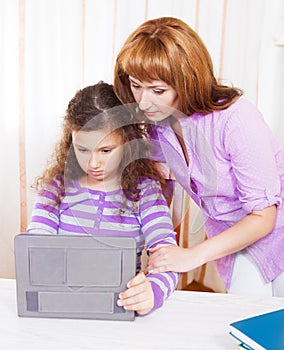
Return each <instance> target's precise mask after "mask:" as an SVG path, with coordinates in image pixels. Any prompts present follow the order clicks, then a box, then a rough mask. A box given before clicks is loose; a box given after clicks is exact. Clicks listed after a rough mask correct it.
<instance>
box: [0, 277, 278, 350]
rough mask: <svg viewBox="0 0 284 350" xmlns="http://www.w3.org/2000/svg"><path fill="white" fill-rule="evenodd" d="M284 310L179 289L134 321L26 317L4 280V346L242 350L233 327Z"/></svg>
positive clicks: (0, 303)
mask: <svg viewBox="0 0 284 350" xmlns="http://www.w3.org/2000/svg"><path fill="white" fill-rule="evenodd" d="M283 307H284V298H251V297H241V296H236V295H228V294H219V293H204V292H188V291H175V292H174V294H173V295H172V296H171V297H170V298H169V299H168V300H167V301H166V303H165V305H164V306H163V307H162V308H161V309H159V310H156V311H155V312H154V313H152V314H151V315H148V316H146V317H136V319H135V321H132V322H131V321H98V320H78V319H76V320H75V319H72V320H71V319H44V318H23V317H18V316H17V309H16V284H15V280H9V279H0V348H1V349H5V350H13V349H19V350H33V349H36V350H45V349H48V350H57V349H58V350H59V349H60V350H65V349H68V350H105V349H112V350H114V349H115V350H116V349H124V350H125V349H135V350H136V349H147V350H149V349H155V350H158V349H163V350H164V349H169V350H177V349H192V350H215V349H216V350H234V349H236V350H237V349H239V347H238V344H237V342H236V341H235V340H234V338H233V337H232V336H230V335H229V334H228V325H229V323H231V322H232V321H235V320H237V319H240V318H244V317H249V316H253V315H256V314H258V313H262V312H268V311H272V310H276V309H279V308H283Z"/></svg>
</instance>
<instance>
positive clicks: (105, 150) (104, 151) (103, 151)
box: [102, 148, 111, 153]
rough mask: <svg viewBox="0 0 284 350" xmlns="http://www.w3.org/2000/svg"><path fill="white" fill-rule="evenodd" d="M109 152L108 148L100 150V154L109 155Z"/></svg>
mask: <svg viewBox="0 0 284 350" xmlns="http://www.w3.org/2000/svg"><path fill="white" fill-rule="evenodd" d="M109 152H111V149H109V148H105V149H102V153H109Z"/></svg>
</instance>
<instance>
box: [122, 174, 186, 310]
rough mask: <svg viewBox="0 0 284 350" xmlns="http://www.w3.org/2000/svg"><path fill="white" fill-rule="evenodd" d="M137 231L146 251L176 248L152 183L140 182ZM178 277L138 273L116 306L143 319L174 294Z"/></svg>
mask: <svg viewBox="0 0 284 350" xmlns="http://www.w3.org/2000/svg"><path fill="white" fill-rule="evenodd" d="M140 220H141V229H142V232H143V234H144V237H145V241H146V249H147V250H149V249H150V248H151V247H155V246H156V245H157V244H160V245H170V246H176V244H177V243H176V237H175V232H174V229H173V224H172V219H171V215H170V211H169V207H168V205H167V202H166V200H165V198H164V196H163V194H162V191H161V188H160V185H158V184H157V183H156V182H155V181H152V180H147V182H146V183H145V182H143V184H142V188H141V194H140ZM179 277H180V276H179V274H178V273H176V272H172V271H168V272H166V273H151V274H147V275H145V274H144V273H142V272H140V273H139V274H138V275H137V276H135V277H134V278H133V279H132V280H130V281H129V283H128V289H127V290H126V291H124V292H122V293H120V299H119V301H118V304H119V305H120V306H124V307H125V308H126V309H128V310H135V311H136V312H137V313H138V314H140V315H144V314H147V313H149V312H151V311H154V310H155V309H157V308H159V307H161V306H162V305H163V303H164V300H165V299H166V298H167V297H169V295H170V294H171V293H172V292H173V291H174V290H175V288H176V285H177V283H178V280H179Z"/></svg>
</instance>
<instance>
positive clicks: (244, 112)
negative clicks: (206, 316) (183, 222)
mask: <svg viewBox="0 0 284 350" xmlns="http://www.w3.org/2000/svg"><path fill="white" fill-rule="evenodd" d="M179 121H180V125H181V129H182V137H183V139H184V140H185V146H186V149H187V152H188V156H189V165H188V166H187V164H186V162H185V159H184V156H183V152H182V149H181V146H180V144H179V142H178V140H177V137H176V136H175V134H174V132H173V130H172V129H171V127H170V125H169V120H168V119H166V120H164V121H162V122H160V123H159V124H158V125H157V126H156V128H155V131H154V134H153V142H154V144H156V146H157V147H156V151H155V152H156V153H154V159H156V160H159V161H167V163H168V165H169V167H170V168H171V170H172V172H173V174H174V176H175V178H176V180H177V181H178V182H179V183H180V184H181V185H182V186H183V187H184V189H185V190H186V191H187V192H188V193H189V195H190V196H191V198H192V199H193V200H194V201H195V202H196V203H197V205H198V206H199V207H201V208H202V212H203V214H204V218H205V228H206V233H207V235H208V237H212V236H215V235H217V234H218V233H221V232H222V231H224V230H226V229H227V228H228V227H230V226H232V225H234V224H235V223H236V222H238V221H239V220H240V219H242V218H243V217H245V216H246V215H247V214H249V213H251V212H252V210H262V209H264V208H266V207H268V206H271V205H273V204H276V205H277V219H276V224H275V227H274V229H273V231H272V232H271V233H270V234H268V235H267V236H266V237H264V238H262V239H260V240H258V241H257V242H255V243H254V244H252V245H250V246H249V247H247V248H246V249H245V250H246V251H247V252H248V254H249V255H250V256H251V258H252V259H253V261H254V262H255V263H256V265H257V266H258V268H259V270H260V272H261V274H262V276H263V278H264V280H265V281H266V282H269V281H272V280H273V279H274V278H275V277H277V276H278V275H279V274H280V273H281V272H282V271H283V270H284V207H283V198H284V153H283V148H282V147H281V145H280V144H279V142H278V141H277V140H276V139H275V137H274V136H273V135H272V133H271V131H270V129H269V127H268V126H267V124H266V123H265V121H264V119H263V116H262V115H261V113H260V112H259V111H258V110H257V108H256V107H255V106H254V105H253V104H252V103H251V102H249V101H248V100H247V99H245V98H244V97H240V98H239V99H238V100H237V101H236V102H235V103H234V104H233V105H231V106H230V107H229V108H227V109H226V110H222V111H215V112H213V113H210V114H207V115H201V114H197V113H196V114H194V115H192V116H191V117H188V118H182V119H180V120H179ZM234 260H235V254H232V255H228V256H226V257H223V258H220V259H218V260H217V261H216V263H217V267H218V270H219V273H220V275H221V277H222V279H223V281H224V282H225V284H226V286H227V287H229V286H230V281H231V276H232V270H233V265H234Z"/></svg>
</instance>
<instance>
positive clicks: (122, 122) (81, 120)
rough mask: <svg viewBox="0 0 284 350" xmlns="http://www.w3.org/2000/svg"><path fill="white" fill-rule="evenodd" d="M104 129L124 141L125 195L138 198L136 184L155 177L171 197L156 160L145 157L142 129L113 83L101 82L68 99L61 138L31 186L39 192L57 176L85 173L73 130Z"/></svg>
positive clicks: (66, 178)
mask: <svg viewBox="0 0 284 350" xmlns="http://www.w3.org/2000/svg"><path fill="white" fill-rule="evenodd" d="M105 128H107V129H108V130H110V132H112V131H115V132H118V133H120V135H121V136H122V138H123V141H124V144H125V145H124V156H123V159H122V161H121V164H120V169H119V170H120V172H121V187H122V189H123V191H124V193H125V195H126V197H127V198H128V199H131V200H133V201H134V202H135V201H137V200H138V199H139V189H138V184H139V181H140V179H141V178H143V177H147V178H152V179H156V180H158V181H159V182H160V184H161V187H162V190H163V192H164V193H165V195H166V197H170V195H171V194H170V189H169V187H168V184H167V182H166V180H165V179H164V178H163V176H162V175H161V173H160V172H159V170H158V168H157V166H156V163H155V162H153V161H151V160H150V159H148V152H149V149H150V144H149V143H148V140H147V137H146V135H145V129H144V128H143V127H142V126H141V125H140V124H137V123H135V122H134V121H133V118H132V115H131V113H130V111H129V109H128V108H126V107H125V106H123V105H122V104H121V102H120V101H119V99H118V98H117V96H116V95H115V93H114V90H113V86H112V85H110V84H107V83H104V82H102V81H101V82H99V83H98V84H95V85H92V86H87V87H85V88H83V89H81V90H79V91H77V93H76V94H75V96H74V97H73V98H72V99H71V101H70V102H69V104H68V108H67V111H66V115H65V117H64V121H63V133H62V138H61V140H60V141H59V142H58V143H57V145H56V147H55V151H54V153H53V155H52V157H51V159H50V161H49V166H48V167H47V169H46V170H45V171H44V172H43V174H42V175H41V176H39V177H38V178H37V179H36V180H35V183H34V185H33V187H34V188H35V189H36V190H37V191H40V190H42V189H45V188H47V187H48V185H49V184H50V183H51V182H52V181H53V180H54V179H55V178H56V177H58V176H59V177H61V178H62V179H64V182H65V183H69V182H70V181H72V180H75V179H78V178H79V177H80V176H83V175H84V174H85V173H84V172H83V170H82V169H81V167H80V166H79V164H78V162H77V159H76V156H75V152H74V148H73V144H72V131H78V130H84V131H92V130H99V129H105ZM61 186H62V188H61V191H60V192H61V195H63V194H64V183H63V182H62V185H61ZM167 193H169V195H167ZM167 199H168V198H167ZM59 201H60V198H59Z"/></svg>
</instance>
